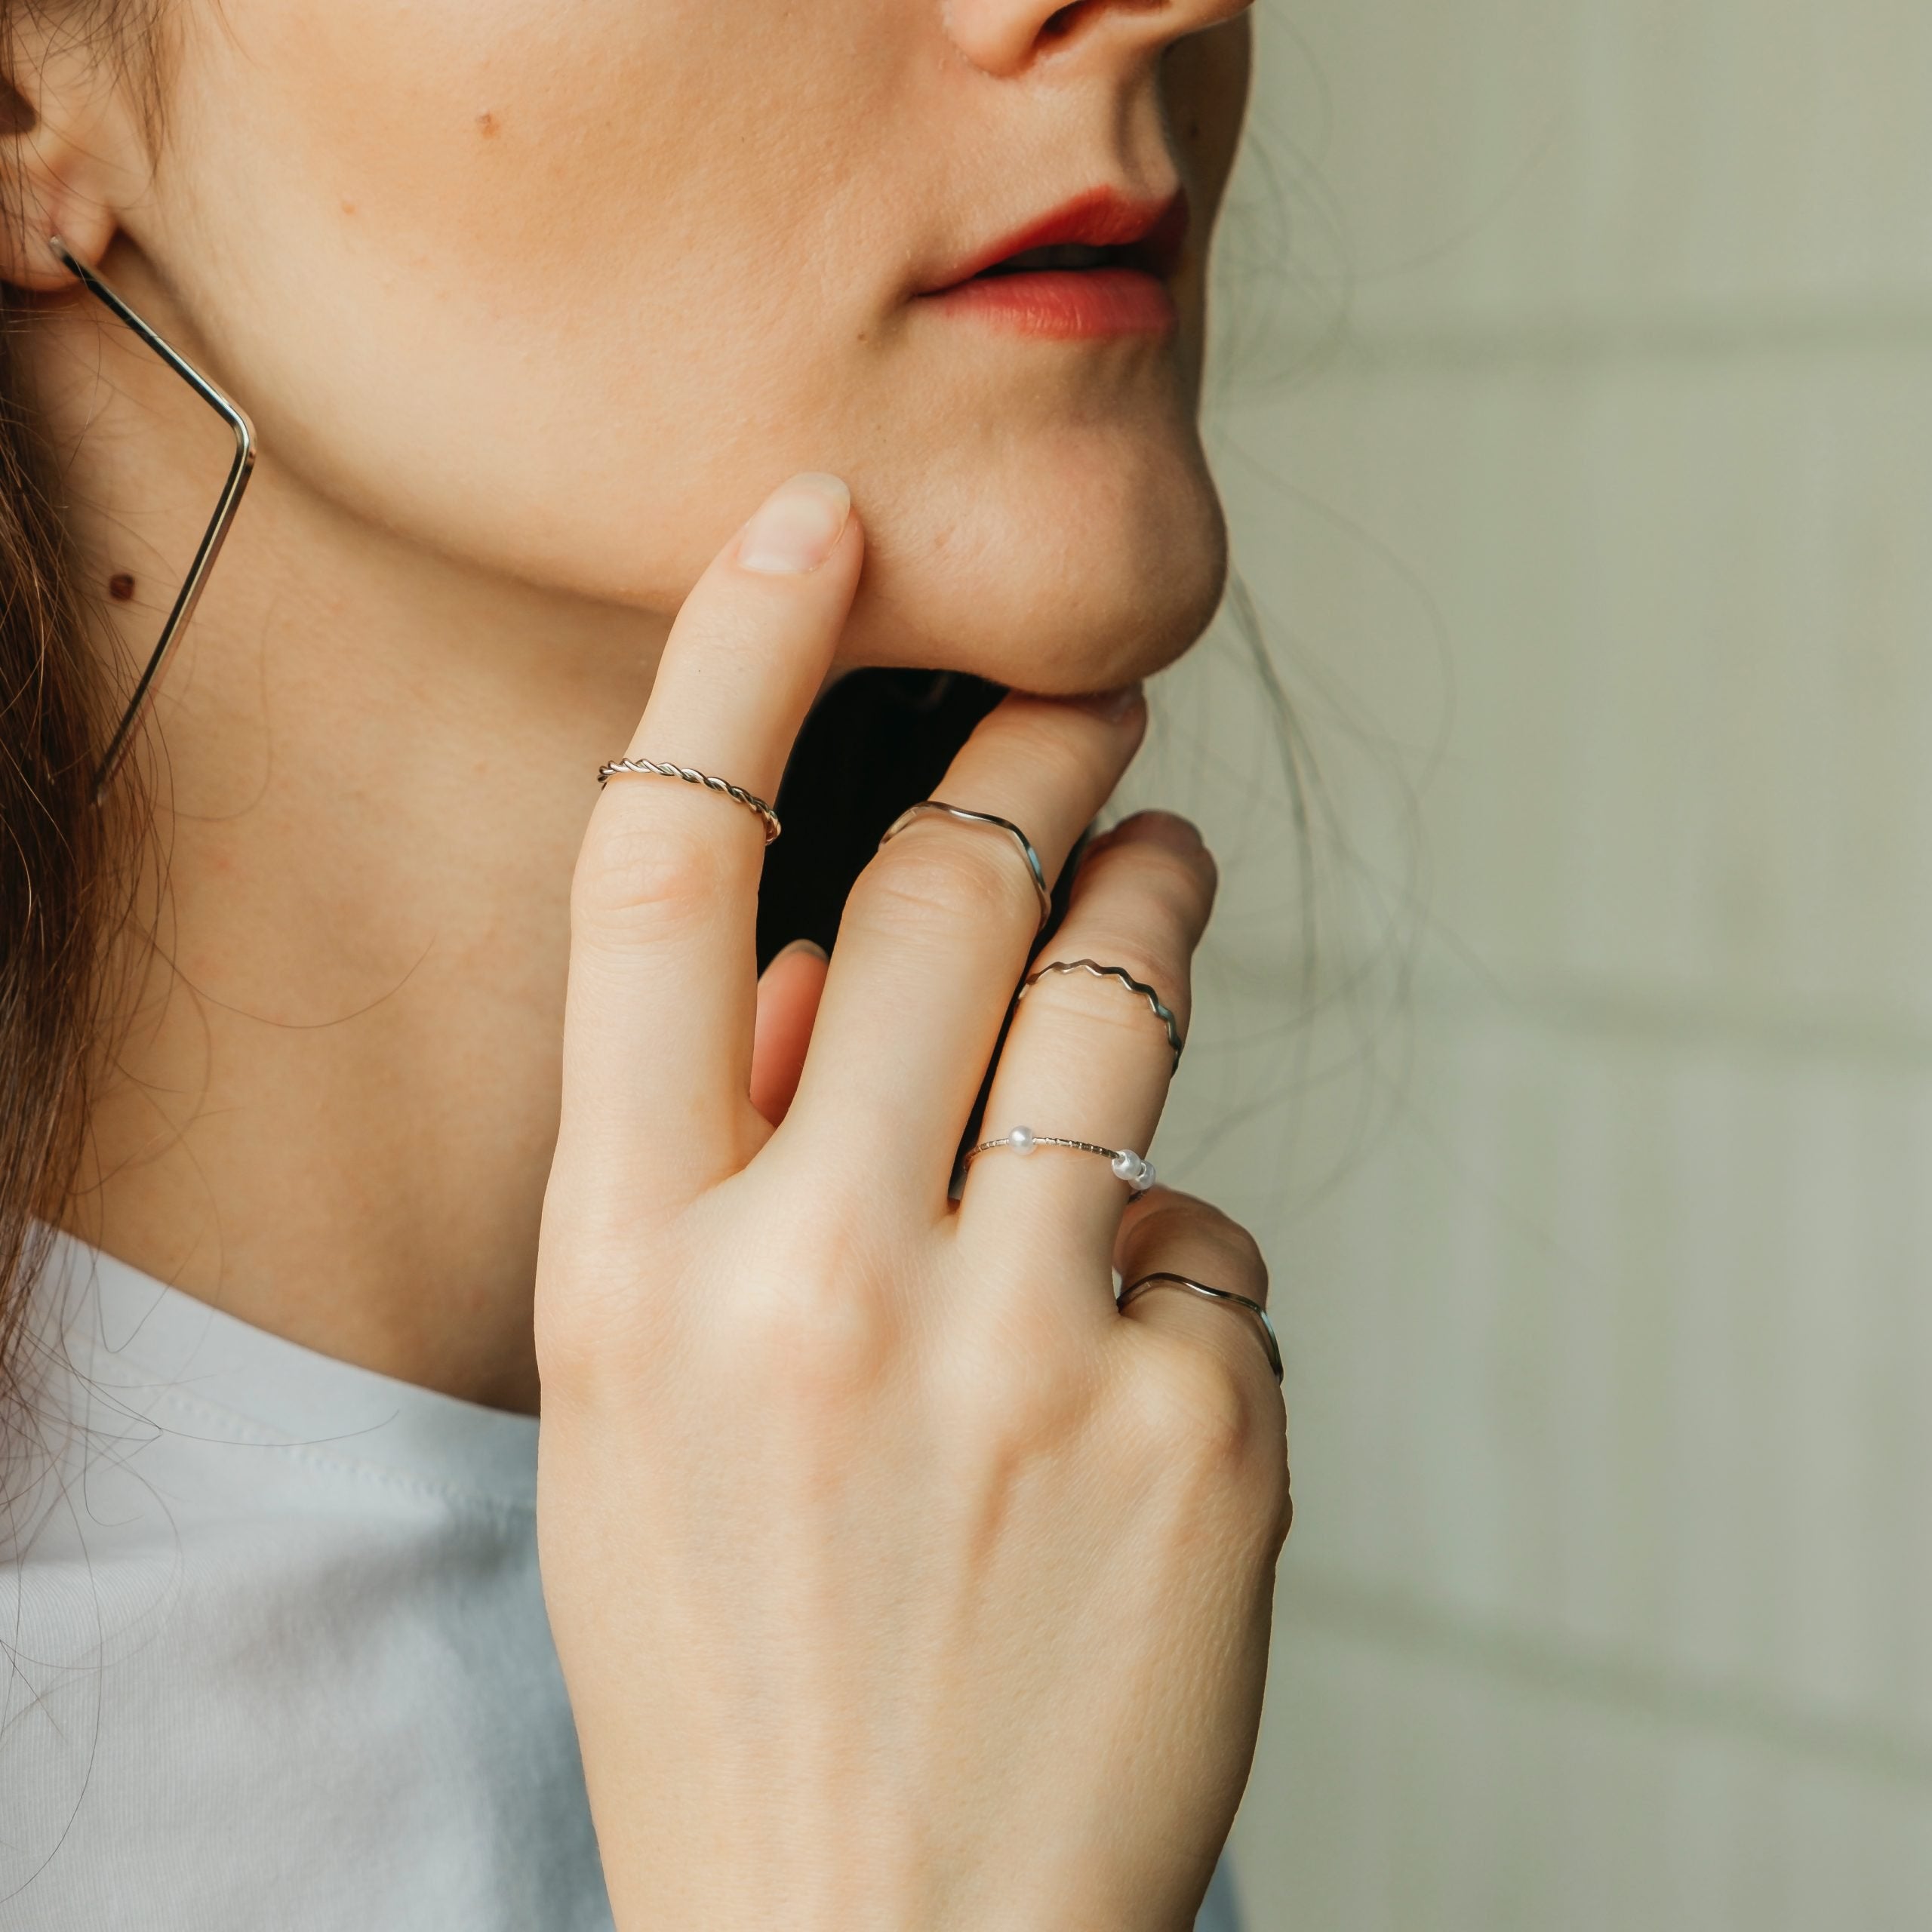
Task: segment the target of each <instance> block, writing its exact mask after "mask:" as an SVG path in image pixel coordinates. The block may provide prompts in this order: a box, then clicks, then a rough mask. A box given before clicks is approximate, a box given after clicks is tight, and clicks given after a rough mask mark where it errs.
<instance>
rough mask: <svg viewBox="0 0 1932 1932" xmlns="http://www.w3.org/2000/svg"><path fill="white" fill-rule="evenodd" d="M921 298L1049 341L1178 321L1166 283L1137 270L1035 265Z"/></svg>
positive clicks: (1150, 331)
mask: <svg viewBox="0 0 1932 1932" xmlns="http://www.w3.org/2000/svg"><path fill="white" fill-rule="evenodd" d="M924 300H927V301H928V302H931V303H936V304H937V306H940V308H943V309H950V310H952V311H953V312H955V313H957V314H963V315H972V316H974V317H976V318H978V319H980V321H985V322H987V323H989V324H990V325H992V326H993V327H994V328H1000V329H1004V330H1005V331H1008V333H1009V334H1013V335H1024V336H1032V337H1035V338H1036V339H1038V340H1044V341H1049V342H1076V341H1082V340H1092V339H1094V338H1095V337H1103V336H1122V335H1152V336H1159V335H1165V334H1168V332H1169V331H1171V330H1172V329H1173V328H1174V325H1175V322H1176V321H1177V319H1178V315H1177V311H1176V309H1175V308H1174V297H1172V296H1171V295H1170V294H1168V286H1167V284H1166V283H1165V282H1164V281H1158V280H1156V279H1155V277H1154V276H1152V275H1144V274H1143V273H1142V272H1140V270H1139V269H1035V270H1034V271H1032V272H1029V273H1027V274H1024V275H983V276H980V277H978V278H975V279H974V280H973V281H962V282H959V283H957V284H955V285H954V286H953V287H952V288H943V289H941V290H940V291H939V292H938V293H937V294H934V295H928V296H927V297H924Z"/></svg>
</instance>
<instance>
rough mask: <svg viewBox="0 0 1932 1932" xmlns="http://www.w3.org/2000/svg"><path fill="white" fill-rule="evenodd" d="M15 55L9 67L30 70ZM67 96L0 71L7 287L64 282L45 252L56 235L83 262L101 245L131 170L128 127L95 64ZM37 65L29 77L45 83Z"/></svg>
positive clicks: (60, 268) (0, 226)
mask: <svg viewBox="0 0 1932 1932" xmlns="http://www.w3.org/2000/svg"><path fill="white" fill-rule="evenodd" d="M33 71H34V70H33V69H32V63H25V64H23V63H16V64H15V67H14V72H16V73H26V72H33ZM75 79H76V82H78V85H77V87H76V88H75V90H74V91H73V96H72V99H71V100H69V99H67V98H66V97H63V94H62V93H61V92H60V90H58V89H57V88H55V87H54V86H53V85H35V84H33V83H29V84H23V83H22V82H20V81H18V80H15V79H13V78H5V77H0V196H4V202H5V219H4V220H0V281H5V282H7V283H9V284H11V285H12V286H13V287H14V288H25V289H30V290H33V291H36V292H38V291H47V290H51V289H57V288H71V287H72V285H73V280H74V278H73V277H72V275H70V274H69V272H67V269H66V266H64V265H63V263H62V262H61V260H60V257H58V256H57V255H56V254H55V253H54V249H53V246H52V241H51V238H52V237H53V236H54V235H59V236H60V238H61V239H62V240H63V242H66V245H67V246H68V247H69V248H70V249H72V251H73V252H74V253H75V254H76V255H77V256H78V257H80V259H81V260H83V261H85V262H98V261H99V260H100V259H101V258H102V257H103V256H104V255H105V254H106V253H107V249H108V245H109V243H110V242H112V240H113V238H114V234H115V229H117V228H118V226H119V220H118V215H117V214H116V210H115V202H116V199H117V197H118V194H119V193H120V192H122V191H123V190H125V187H126V186H127V184H128V180H129V179H130V178H131V171H130V170H128V169H127V168H125V167H124V166H123V165H122V160H123V158H124V157H125V156H126V155H127V154H128V149H127V146H126V140H127V135H128V128H127V127H126V125H125V123H124V122H123V121H122V118H120V117H118V115H116V113H115V106H114V103H113V100H112V91H111V89H109V88H106V87H104V86H103V85H102V84H101V82H102V76H101V75H100V73H99V72H98V71H97V70H85V69H84V70H82V71H81V72H77V74H76V75H75ZM49 80H50V76H49V75H48V72H47V71H46V70H45V69H40V70H39V71H38V72H35V82H37V83H47V82H49Z"/></svg>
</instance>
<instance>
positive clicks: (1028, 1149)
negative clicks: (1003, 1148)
mask: <svg viewBox="0 0 1932 1932" xmlns="http://www.w3.org/2000/svg"><path fill="white" fill-rule="evenodd" d="M1006 1144H1007V1146H1008V1148H1009V1149H1011V1151H1012V1152H1014V1153H1016V1154H1030V1153H1032V1151H1033V1149H1034V1146H1035V1144H1036V1143H1035V1141H1034V1139H1033V1130H1032V1128H1030V1127H1016V1128H1014V1130H1013V1131H1012V1132H1011V1133H1010V1134H1008V1136H1007V1137H1006Z"/></svg>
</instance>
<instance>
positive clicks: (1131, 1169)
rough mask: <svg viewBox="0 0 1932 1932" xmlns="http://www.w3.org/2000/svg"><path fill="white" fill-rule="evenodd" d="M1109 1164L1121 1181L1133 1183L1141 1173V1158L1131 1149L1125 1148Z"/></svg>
mask: <svg viewBox="0 0 1932 1932" xmlns="http://www.w3.org/2000/svg"><path fill="white" fill-rule="evenodd" d="M1108 1165H1109V1167H1111V1168H1112V1169H1113V1171H1114V1172H1115V1174H1116V1175H1117V1176H1118V1177H1119V1178H1120V1179H1121V1180H1124V1181H1128V1182H1131V1181H1132V1180H1133V1179H1134V1176H1135V1175H1136V1174H1138V1173H1139V1172H1140V1155H1138V1154H1137V1153H1136V1152H1134V1149H1132V1148H1131V1147H1123V1148H1122V1149H1121V1150H1120V1152H1118V1154H1116V1155H1115V1156H1114V1157H1113V1158H1112V1160H1111V1161H1109V1162H1108Z"/></svg>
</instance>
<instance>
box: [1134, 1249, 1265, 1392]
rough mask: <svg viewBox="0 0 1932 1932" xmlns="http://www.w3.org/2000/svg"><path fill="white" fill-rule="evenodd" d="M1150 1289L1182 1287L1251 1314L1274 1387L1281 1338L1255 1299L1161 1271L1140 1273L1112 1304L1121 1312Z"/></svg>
mask: <svg viewBox="0 0 1932 1932" xmlns="http://www.w3.org/2000/svg"><path fill="white" fill-rule="evenodd" d="M1150 1288H1186V1289H1187V1290H1188V1291H1189V1292H1190V1293H1192V1294H1197V1295H1204V1296H1206V1297H1207V1299H1208V1300H1210V1301H1217V1302H1220V1303H1222V1304H1223V1306H1226V1307H1229V1308H1238V1309H1241V1311H1242V1312H1244V1313H1245V1314H1248V1315H1253V1316H1254V1318H1255V1320H1256V1321H1258V1322H1259V1323H1260V1324H1261V1346H1263V1348H1264V1349H1266V1350H1267V1351H1268V1366H1269V1368H1270V1369H1272V1371H1274V1375H1275V1385H1276V1386H1277V1387H1278V1386H1280V1384H1281V1337H1279V1336H1278V1335H1277V1334H1275V1324H1274V1322H1273V1321H1272V1319H1271V1318H1270V1317H1269V1313H1268V1311H1267V1310H1266V1309H1265V1308H1263V1306H1261V1304H1260V1303H1259V1302H1258V1301H1250V1300H1248V1298H1247V1296H1245V1295H1238V1294H1235V1293H1234V1291H1232V1289H1229V1288H1211V1287H1209V1286H1208V1285H1207V1283H1206V1282H1205V1281H1194V1280H1192V1278H1189V1276H1187V1275H1170V1274H1168V1273H1167V1272H1165V1271H1164V1270H1163V1271H1162V1272H1160V1273H1158V1274H1155V1275H1142V1276H1141V1278H1140V1280H1139V1281H1136V1282H1135V1283H1134V1285H1133V1287H1131V1288H1123V1289H1121V1291H1120V1300H1118V1302H1116V1303H1115V1304H1114V1305H1115V1307H1117V1308H1118V1309H1119V1310H1120V1311H1121V1313H1122V1314H1123V1315H1124V1314H1125V1313H1126V1312H1127V1308H1128V1303H1130V1302H1132V1301H1134V1300H1137V1299H1138V1298H1139V1297H1140V1296H1142V1295H1144V1294H1146V1293H1147V1291H1149V1289H1150Z"/></svg>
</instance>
